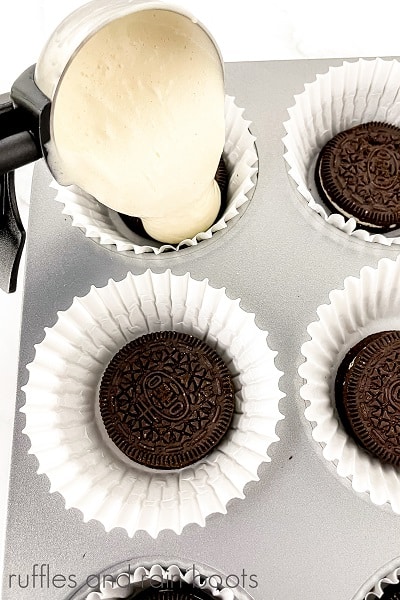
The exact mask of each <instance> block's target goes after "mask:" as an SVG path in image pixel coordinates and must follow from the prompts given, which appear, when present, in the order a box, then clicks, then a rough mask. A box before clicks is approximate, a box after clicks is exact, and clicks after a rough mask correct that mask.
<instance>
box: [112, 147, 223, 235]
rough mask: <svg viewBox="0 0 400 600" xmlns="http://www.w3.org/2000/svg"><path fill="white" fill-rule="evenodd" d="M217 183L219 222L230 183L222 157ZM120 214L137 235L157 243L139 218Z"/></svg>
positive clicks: (217, 173) (216, 177) (216, 175)
mask: <svg viewBox="0 0 400 600" xmlns="http://www.w3.org/2000/svg"><path fill="white" fill-rule="evenodd" d="M215 181H216V182H217V183H218V186H219V189H220V191H221V208H220V210H219V213H218V215H217V218H216V221H218V219H220V218H221V217H222V215H223V213H224V212H225V209H226V201H227V193H228V183H229V175H228V171H227V168H226V165H225V162H224V159H223V158H222V156H221V158H220V161H219V164H218V168H217V172H216V174H215ZM118 214H119V216H120V217H121V219H122V220H123V222H124V223H125V225H126V226H127V227H129V229H130V230H131V231H133V232H134V233H136V234H137V235H140V236H141V237H144V238H147V239H149V240H152V241H156V240H153V238H151V237H150V236H149V234H148V233H147V232H146V230H145V228H144V227H143V223H142V219H140V218H139V217H130V216H129V215H124V214H123V213H118ZM157 243H158V242H157Z"/></svg>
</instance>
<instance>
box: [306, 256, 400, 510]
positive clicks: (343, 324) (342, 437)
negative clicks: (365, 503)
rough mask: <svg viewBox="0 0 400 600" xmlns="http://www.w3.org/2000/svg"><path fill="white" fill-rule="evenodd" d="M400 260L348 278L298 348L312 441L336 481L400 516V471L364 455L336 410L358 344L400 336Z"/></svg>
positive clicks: (386, 262)
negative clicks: (383, 334) (341, 380)
mask: <svg viewBox="0 0 400 600" xmlns="http://www.w3.org/2000/svg"><path fill="white" fill-rule="evenodd" d="M399 281H400V260H399V259H397V260H396V261H392V260H389V259H382V260H381V261H379V263H378V267H377V268H376V269H373V268H371V267H363V268H362V269H361V272H360V276H359V277H358V278H356V277H347V278H346V279H345V280H344V288H343V289H340V290H333V291H332V292H331V293H330V294H329V300H330V304H325V305H322V306H320V307H318V309H317V314H318V317H319V320H318V321H315V322H314V323H312V324H311V325H309V326H308V328H307V331H308V334H309V336H310V338H311V339H310V341H308V342H306V343H305V344H303V346H302V349H301V351H302V354H303V355H304V357H305V362H304V363H303V364H302V365H301V366H300V368H299V373H300V376H301V377H302V378H303V379H304V380H305V383H304V385H303V386H302V388H301V390H300V393H301V396H302V398H303V399H304V400H305V401H306V404H307V408H306V410H305V416H306V418H307V419H308V420H309V421H310V422H311V423H312V424H313V429H312V435H313V438H314V439H315V440H316V441H317V442H319V443H320V444H321V446H322V448H323V456H324V457H325V458H326V460H328V461H330V462H331V463H332V464H333V465H334V468H336V470H337V473H338V475H340V476H341V477H344V478H347V479H349V480H351V485H352V488H353V489H354V490H355V491H356V492H361V493H362V492H367V493H368V494H369V497H370V499H371V501H372V502H373V503H374V504H377V505H384V504H386V503H388V504H389V505H390V507H391V508H392V510H393V511H394V512H395V513H397V514H399V513H400V470H399V469H397V468H395V467H393V466H391V465H389V464H382V463H381V462H380V461H379V460H378V459H377V458H374V457H373V456H372V455H370V454H368V453H367V452H365V451H364V450H362V449H361V448H360V447H359V446H358V445H357V444H356V443H355V442H354V441H353V439H352V438H351V437H349V435H348V434H347V433H346V431H345V429H344V427H343V425H342V424H341V422H340V420H339V418H338V416H337V411H336V408H335V399H334V383H335V376H336V372H337V369H338V367H339V365H340V363H341V361H342V360H343V358H344V357H345V355H346V354H347V352H348V351H349V350H350V349H351V348H353V347H354V346H355V345H356V344H357V343H358V342H359V341H361V340H362V339H363V338H365V337H367V336H368V335H370V334H373V333H377V332H380V331H389V330H392V329H395V330H400V286H399Z"/></svg>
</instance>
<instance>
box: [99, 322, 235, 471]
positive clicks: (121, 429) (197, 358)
mask: <svg viewBox="0 0 400 600" xmlns="http://www.w3.org/2000/svg"><path fill="white" fill-rule="evenodd" d="M99 399H100V413H101V416H102V419H103V422H104V426H105V428H106V430H107V433H108V435H109V436H110V438H111V439H112V441H113V442H114V443H115V444H116V446H117V447H118V448H119V449H120V450H121V451H122V452H123V453H124V454H126V456H128V457H129V458H131V459H132V460H134V461H136V462H138V463H140V464H142V465H145V466H147V467H150V468H157V469H180V468H182V467H186V466H188V465H190V464H193V463H195V462H197V461H198V460H200V459H201V458H204V456H206V455H207V454H208V453H209V452H210V451H211V450H212V449H213V448H214V447H215V446H216V445H217V444H218V443H219V442H220V441H221V439H222V438H223V436H224V435H225V434H226V432H227V431H228V429H229V426H230V423H231V420H232V417H233V413H234V390H233V384H232V379H231V375H230V372H229V369H228V368H227V366H226V365H225V363H224V362H223V360H222V359H221V358H220V356H218V354H217V353H216V352H215V351H214V350H213V349H212V348H210V347H209V346H208V345H207V344H206V343H205V342H203V341H202V340H200V339H198V338H196V337H193V336H191V335H187V334H184V333H177V332H174V331H163V332H159V333H150V334H148V335H144V336H142V337H141V338H138V339H136V340H134V341H132V342H130V343H129V344H127V345H126V346H124V347H123V348H122V349H121V350H120V351H119V352H118V353H117V354H116V355H115V356H114V358H113V359H112V360H111V362H110V364H109V365H108V367H107V368H106V370H105V372H104V374H103V378H102V380H101V384H100V394H99Z"/></svg>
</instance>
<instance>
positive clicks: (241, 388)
mask: <svg viewBox="0 0 400 600" xmlns="http://www.w3.org/2000/svg"><path fill="white" fill-rule="evenodd" d="M239 302H240V300H230V299H229V298H228V297H227V296H226V294H225V290H224V288H222V289H214V288H213V287H211V286H210V285H209V283H208V280H207V279H205V280H203V281H196V280H194V279H192V278H191V277H190V275H189V274H186V275H184V276H175V275H172V274H171V272H170V271H169V270H168V271H166V272H165V273H163V274H154V273H152V272H151V271H150V270H148V271H146V272H145V273H144V274H143V275H139V276H134V275H132V274H131V273H129V274H128V276H127V277H126V278H125V279H124V280H122V281H120V282H115V281H113V280H110V281H109V283H108V285H106V286H105V287H103V288H95V287H92V288H91V290H90V292H89V293H88V294H87V295H86V296H85V297H83V298H75V299H74V301H73V303H72V305H71V307H70V308H69V309H68V310H66V311H65V312H60V313H58V321H57V323H56V324H55V325H54V327H52V328H50V329H46V330H45V331H46V336H45V339H44V340H43V342H41V343H40V344H38V345H37V346H36V354H35V359H34V361H33V362H32V363H31V364H30V365H28V370H29V372H30V376H29V381H28V384H27V385H26V386H25V388H24V391H25V394H26V404H25V406H24V407H23V408H22V409H21V410H22V411H23V412H24V413H25V414H26V427H25V429H24V432H25V433H26V434H27V435H28V436H29V438H30V440H31V448H30V453H31V454H35V455H36V457H37V459H38V461H39V468H38V473H45V474H46V475H47V476H48V478H49V479H50V482H51V488H50V491H51V492H59V493H60V494H62V496H63V497H64V499H65V504H66V508H71V507H74V508H77V509H79V510H80V511H81V512H82V513H83V518H84V521H85V522H86V521H89V520H90V519H96V520H98V521H100V522H101V523H102V524H103V525H104V527H105V529H106V530H107V531H109V530H111V529H112V528H115V527H122V528H124V529H126V531H127V532H128V534H129V535H130V536H133V535H134V534H135V532H136V531H138V530H140V529H142V530H146V531H147V532H148V533H149V534H150V535H151V536H153V537H156V536H157V535H158V533H159V532H160V531H161V530H163V529H172V530H173V531H175V532H177V533H180V532H181V531H182V529H183V527H185V526H186V525H187V524H189V523H197V524H199V525H201V526H204V525H205V520H206V517H207V516H208V515H210V514H211V513H216V512H220V513H226V505H227V503H228V501H229V500H231V499H232V498H244V492H243V488H244V486H245V485H246V484H247V483H248V482H250V481H256V480H258V479H259V478H258V475H257V470H258V467H259V466H260V464H261V463H262V462H263V461H269V460H270V458H269V457H268V455H267V450H268V448H269V446H270V444H271V443H272V442H274V441H277V440H278V439H279V438H278V436H277V435H276V432H275V428H276V425H277V422H278V421H279V420H280V419H282V418H283V416H282V415H281V413H280V412H279V408H278V404H279V399H280V398H282V397H283V396H284V394H282V393H281V392H280V390H279V385H278V384H279V378H280V376H281V373H280V372H279V371H278V370H277V369H276V367H275V365H274V357H275V356H276V352H273V351H272V350H270V349H269V347H268V344H267V342H266V335H267V333H266V332H265V331H261V330H260V329H259V328H258V327H257V326H256V325H255V322H254V314H250V313H247V312H245V311H243V310H242V309H241V308H240V306H239ZM161 330H175V331H178V332H185V333H188V334H192V335H194V336H197V337H199V338H201V339H203V340H204V341H205V342H207V343H208V344H209V346H211V347H212V348H214V349H215V350H216V351H217V352H218V353H219V355H220V356H221V357H222V359H223V360H224V361H225V363H226V364H227V366H228V368H229V369H230V371H231V373H232V376H233V383H234V387H235V402H236V407H235V414H234V417H233V422H232V425H231V427H230V429H229V431H228V433H227V435H226V436H225V437H224V439H223V441H222V442H221V443H220V444H219V445H218V446H217V447H216V448H215V449H214V450H213V451H212V453H210V454H209V455H208V456H207V457H205V458H204V459H202V460H200V461H199V462H197V463H196V464H194V465H192V466H190V467H186V468H184V469H181V470H179V471H168V472H165V471H157V470H153V469H146V468H145V467H141V466H140V465H138V464H136V463H134V462H132V461H129V460H128V459H126V457H124V456H123V455H121V454H120V452H119V451H118V449H117V448H116V447H115V446H114V444H113V443H112V442H110V441H109V440H108V436H107V435H106V434H105V432H104V431H103V430H104V427H103V425H102V422H101V418H99V416H98V411H97V410H96V407H97V404H98V399H97V391H96V389H97V386H98V384H99V382H100V379H101V377H102V373H103V371H104V369H105V367H106V366H107V364H108V363H109V361H110V360H111V358H112V357H113V356H114V354H116V352H117V351H118V350H119V349H120V348H121V347H122V346H124V345H125V344H126V343H128V342H129V341H131V340H132V339H134V338H136V337H139V336H141V335H144V334H147V333H150V332H153V331H161Z"/></svg>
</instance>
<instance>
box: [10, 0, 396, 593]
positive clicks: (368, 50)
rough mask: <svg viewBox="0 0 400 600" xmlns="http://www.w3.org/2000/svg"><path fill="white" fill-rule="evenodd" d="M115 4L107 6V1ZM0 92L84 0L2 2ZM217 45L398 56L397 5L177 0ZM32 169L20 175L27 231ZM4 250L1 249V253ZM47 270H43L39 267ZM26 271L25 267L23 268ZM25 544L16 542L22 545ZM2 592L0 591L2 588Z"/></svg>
mask: <svg viewBox="0 0 400 600" xmlns="http://www.w3.org/2000/svg"><path fill="white" fill-rule="evenodd" d="M110 2H112V0H110ZM1 4H2V6H1V19H0V93H2V92H7V91H9V89H10V86H11V84H12V82H13V81H14V79H15V78H16V77H17V76H18V75H19V74H20V73H21V72H22V71H23V70H25V69H26V68H27V67H28V66H29V65H31V64H33V63H35V62H36V60H37V58H38V55H39V53H40V50H41V48H42V46H43V45H44V43H45V41H46V39H47V37H48V36H49V35H50V33H51V32H52V30H53V29H54V28H55V27H56V26H57V24H58V23H59V22H60V21H61V20H62V19H63V18H64V17H65V16H66V15H67V14H68V13H70V12H71V11H72V10H74V9H75V8H76V7H78V6H80V5H82V4H84V2H83V1H82V0H12V1H9V2H6V1H5V0H2V3H1ZM175 4H177V5H178V4H179V5H181V6H184V7H185V8H186V9H188V10H190V11H191V12H192V13H193V14H194V15H195V16H197V17H198V18H199V19H200V20H201V21H202V22H203V23H204V24H205V25H206V26H207V28H208V29H209V30H210V31H211V33H212V34H213V36H214V37H215V39H216V40H217V42H218V44H219V46H220V48H221V51H222V55H223V57H224V59H225V61H236V60H280V59H298V58H329V57H343V56H348V57H350V56H398V55H400V34H399V17H400V3H399V2H398V0H383V1H382V0H381V1H380V2H379V3H376V2H374V3H372V2H370V3H367V2H365V0H363V1H361V0H336V1H335V2H329V3H327V2H323V1H321V0H303V1H301V0H282V1H281V2H280V3H279V4H278V2H272V1H270V0H264V1H263V0H246V1H242V2H238V1H236V0H181V1H180V2H179V1H176V2H175ZM31 172H32V167H27V168H24V169H20V170H19V172H18V173H17V178H18V179H17V195H18V201H19V206H20V210H21V215H22V218H23V220H24V223H25V226H27V219H28V212H29V196H30V177H31ZM0 252H1V248H0ZM43 268H45V266H43ZM21 271H23V265H22V268H21ZM22 276H23V272H21V276H20V278H19V287H18V291H17V293H16V294H12V295H10V296H7V295H6V294H5V293H3V292H2V291H1V290H0V571H1V572H2V559H3V547H4V526H5V519H6V505H7V488H8V475H9V463H10V451H11V436H12V428H13V413H14V403H15V389H16V376H17V361H18V343H19V341H18V337H19V328H20V312H21V299H22ZM22 543H23V540H21V544H22ZM0 588H1V585H0Z"/></svg>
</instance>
